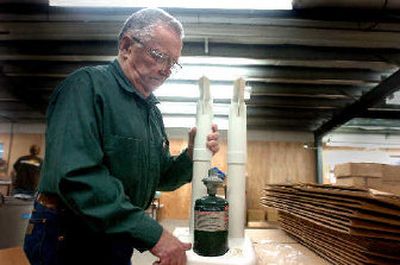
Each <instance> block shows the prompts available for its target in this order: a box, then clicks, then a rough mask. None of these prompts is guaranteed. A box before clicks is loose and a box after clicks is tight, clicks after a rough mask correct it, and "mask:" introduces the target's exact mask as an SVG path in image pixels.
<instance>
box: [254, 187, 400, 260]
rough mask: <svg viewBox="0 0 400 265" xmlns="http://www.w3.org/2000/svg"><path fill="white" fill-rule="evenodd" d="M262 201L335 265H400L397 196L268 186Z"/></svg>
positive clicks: (286, 227)
mask: <svg viewBox="0 0 400 265" xmlns="http://www.w3.org/2000/svg"><path fill="white" fill-rule="evenodd" d="M264 192H265V194H264V196H263V197H262V199H261V202H262V204H263V205H264V206H267V207H273V208H277V209H278V210H279V214H280V218H279V221H280V225H281V227H282V229H283V230H285V231H286V232H288V233H289V234H290V235H291V236H293V237H294V238H295V239H296V240H298V241H299V242H300V243H302V244H303V245H305V246H307V247H309V248H310V249H311V250H312V251H314V252H316V253H317V254H319V255H320V256H322V257H324V258H325V259H327V260H328V261H330V262H331V263H333V264H351V265H353V264H354V265H356V264H393V265H394V264H400V197H399V196H395V195H393V194H389V193H378V192H373V191H371V190H368V189H357V188H351V187H340V186H332V185H314V184H299V185H279V184H277V185H269V186H267V187H266V188H265V189H264Z"/></svg>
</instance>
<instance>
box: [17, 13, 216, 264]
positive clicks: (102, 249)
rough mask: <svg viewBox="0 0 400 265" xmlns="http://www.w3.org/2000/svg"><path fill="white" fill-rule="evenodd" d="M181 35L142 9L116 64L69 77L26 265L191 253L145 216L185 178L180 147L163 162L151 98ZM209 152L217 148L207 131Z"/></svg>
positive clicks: (51, 135) (54, 106)
mask: <svg viewBox="0 0 400 265" xmlns="http://www.w3.org/2000/svg"><path fill="white" fill-rule="evenodd" d="M182 38H183V29H182V25H181V24H180V22H178V21H177V20H176V19H175V18H173V17H172V16H170V15H169V14H167V13H166V12H164V11H162V10H160V9H151V8H148V9H142V10H140V11H138V12H136V13H134V14H132V16H131V17H129V18H128V19H127V21H126V22H125V24H124V26H123V28H122V30H121V32H120V35H119V42H118V43H119V53H118V59H117V60H115V61H114V62H112V63H110V64H109V65H104V66H97V67H87V68H83V69H80V70H78V71H76V72H74V73H73V74H71V75H70V76H69V77H68V78H67V79H66V80H64V81H63V82H62V83H61V84H60V85H59V86H58V88H57V89H56V90H55V91H54V93H53V95H52V97H51V100H50V105H49V108H48V117H47V123H48V127H47V132H46V155H45V161H44V165H43V170H42V177H41V182H40V185H39V195H38V197H37V199H36V202H35V209H34V211H33V212H32V218H31V219H30V221H29V225H28V229H27V234H26V237H25V245H24V249H25V252H26V254H27V256H28V258H29V260H30V262H31V264H33V265H36V264H42V265H43V264H44V265H48V264H68V265H78V264H85V265H89V264H90V265H91V264H93V265H100V264H104V265H106V264H107V265H111V264H113V265H114V264H115V265H125V264H130V259H131V256H132V253H133V248H136V249H138V250H140V251H145V250H150V251H151V253H152V254H153V255H155V256H157V257H158V261H157V262H155V264H160V265H169V264H171V265H172V264H174V265H183V264H185V263H186V255H185V251H186V250H188V249H190V247H191V245H190V244H187V243H183V242H180V241H179V240H178V239H177V238H175V237H174V236H173V235H171V234H170V233H169V232H167V231H166V230H165V229H163V227H162V226H161V225H160V224H158V223H157V222H156V221H155V220H153V219H151V218H150V217H148V216H147V215H146V214H145V213H144V209H146V208H147V207H148V206H149V204H150V203H151V200H152V198H153V196H154V193H155V191H156V189H157V190H173V189H176V188H178V187H179V186H181V185H183V184H185V183H188V182H190V181H191V178H192V174H191V172H192V152H193V150H192V148H193V140H194V135H195V132H196V131H195V129H192V130H191V131H190V132H189V145H188V148H187V149H186V150H185V151H183V152H182V153H181V154H180V155H178V156H176V157H172V156H170V153H169V142H168V139H167V136H166V133H165V130H164V125H163V122H162V117H161V113H160V111H159V109H158V108H157V107H156V104H157V103H158V101H157V99H156V98H155V97H154V95H153V94H152V92H153V91H154V90H155V89H156V88H157V87H159V86H160V85H162V84H163V82H164V81H165V80H166V79H167V78H168V77H169V76H170V74H171V72H172V71H175V70H177V69H179V68H181V66H180V65H179V63H178V59H179V57H180V55H181V50H182ZM206 144H207V146H208V148H209V149H210V150H211V151H212V152H213V153H215V152H217V151H218V149H219V144H218V132H217V128H216V126H215V125H213V127H212V128H210V134H209V136H208V139H207V143H206Z"/></svg>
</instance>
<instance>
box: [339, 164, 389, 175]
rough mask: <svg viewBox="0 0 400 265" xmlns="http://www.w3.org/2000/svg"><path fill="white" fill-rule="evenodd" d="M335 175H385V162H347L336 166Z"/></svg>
mask: <svg viewBox="0 0 400 265" xmlns="http://www.w3.org/2000/svg"><path fill="white" fill-rule="evenodd" d="M334 173H335V176H336V178H340V177H371V178H381V177H382V176H383V164H377V163H345V164H339V165H336V166H335V171H334Z"/></svg>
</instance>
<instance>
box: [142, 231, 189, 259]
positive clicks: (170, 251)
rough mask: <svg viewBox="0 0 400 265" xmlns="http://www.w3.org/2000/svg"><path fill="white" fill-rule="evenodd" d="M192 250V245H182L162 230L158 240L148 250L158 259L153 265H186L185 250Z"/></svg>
mask: <svg viewBox="0 0 400 265" xmlns="http://www.w3.org/2000/svg"><path fill="white" fill-rule="evenodd" d="M191 248H192V244H190V243H183V242H181V241H179V240H178V239H177V238H176V237H174V236H173V235H172V234H171V233H170V232H168V231H166V230H165V229H164V230H163V232H162V234H161V237H160V240H158V242H157V244H156V245H155V246H154V247H153V248H152V249H150V252H151V253H152V254H153V255H154V256H156V257H158V261H156V262H154V263H153V265H186V252H185V251H186V250H189V249H191Z"/></svg>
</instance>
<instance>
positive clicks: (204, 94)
mask: <svg viewBox="0 0 400 265" xmlns="http://www.w3.org/2000/svg"><path fill="white" fill-rule="evenodd" d="M199 89H200V98H199V100H198V102H197V115H196V128H197V131H196V137H195V140H194V148H193V179H192V207H191V214H190V224H189V231H190V236H191V237H192V239H193V233H194V205H195V202H196V200H197V199H199V198H201V197H203V196H205V195H206V194H207V188H206V187H205V186H204V184H203V182H202V179H203V178H204V177H206V176H207V174H208V170H209V169H210V168H211V158H212V153H211V151H210V150H209V149H208V148H207V146H206V143H207V135H208V134H209V133H210V130H211V125H212V119H213V110H212V104H213V100H212V97H211V92H210V81H209V80H208V78H206V77H204V76H203V77H201V78H200V80H199ZM192 242H193V240H192Z"/></svg>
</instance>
